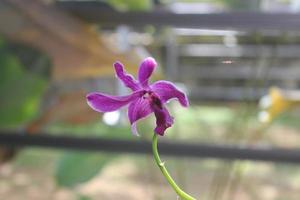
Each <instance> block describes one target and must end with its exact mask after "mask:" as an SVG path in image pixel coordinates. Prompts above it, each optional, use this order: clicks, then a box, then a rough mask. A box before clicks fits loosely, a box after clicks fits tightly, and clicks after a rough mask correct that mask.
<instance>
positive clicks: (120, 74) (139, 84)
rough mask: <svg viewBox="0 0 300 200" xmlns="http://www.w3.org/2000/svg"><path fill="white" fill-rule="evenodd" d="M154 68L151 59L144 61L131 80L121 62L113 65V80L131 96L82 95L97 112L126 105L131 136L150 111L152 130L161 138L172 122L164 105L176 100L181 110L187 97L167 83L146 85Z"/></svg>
mask: <svg viewBox="0 0 300 200" xmlns="http://www.w3.org/2000/svg"><path fill="white" fill-rule="evenodd" d="M156 65H157V64H156V61H155V60H154V59H153V58H151V57H149V58H146V59H145V60H144V61H143V62H142V63H141V65H140V67H139V71H138V80H135V79H134V77H133V76H132V75H130V74H127V73H126V71H125V70H124V66H123V65H122V63H120V62H116V63H114V68H115V71H116V76H117V78H119V79H120V80H121V81H122V82H123V83H124V85H125V86H126V87H128V88H130V89H131V90H132V94H130V95H126V96H111V95H107V94H103V93H98V92H92V93H89V94H88V95H87V96H86V98H87V103H88V105H89V106H90V107H91V108H92V109H94V110H95V111H97V112H111V111H115V110H118V109H119V108H121V107H123V106H125V105H127V104H129V106H128V118H129V121H130V124H131V130H132V133H133V134H135V135H138V132H137V129H136V122H137V121H138V120H140V119H142V118H145V117H147V116H148V115H149V114H151V113H152V112H154V115H155V117H156V128H155V129H154V131H155V133H156V134H159V135H164V133H165V130H166V129H167V128H169V127H171V126H172V124H173V123H174V120H173V117H172V116H171V115H170V114H169V112H168V110H167V109H166V107H165V105H164V104H165V103H167V102H168V101H169V100H170V99H173V98H177V99H178V100H179V102H180V104H181V105H182V106H184V107H187V106H188V105H189V102H188V99H187V96H186V95H185V94H184V93H183V92H181V91H180V90H178V89H177V88H176V87H175V85H174V84H173V83H171V82H169V81H163V80H161V81H157V82H155V83H153V84H151V85H149V83H148V80H149V78H150V76H151V75H152V73H153V71H154V69H155V67H156Z"/></svg>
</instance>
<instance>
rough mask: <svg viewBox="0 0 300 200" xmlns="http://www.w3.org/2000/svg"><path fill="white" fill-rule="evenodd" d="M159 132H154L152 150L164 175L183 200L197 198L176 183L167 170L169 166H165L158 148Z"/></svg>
mask: <svg viewBox="0 0 300 200" xmlns="http://www.w3.org/2000/svg"><path fill="white" fill-rule="evenodd" d="M157 140H158V137H157V134H156V133H154V135H153V139H152V151H153V156H154V159H155V162H156V164H157V165H158V167H159V169H160V171H161V172H162V174H163V175H164V177H165V178H166V179H167V181H168V182H169V184H170V185H171V187H172V188H173V189H174V190H175V192H176V193H177V194H178V196H179V197H180V198H181V199H182V200H196V199H195V198H194V197H191V196H190V195H188V194H187V193H185V192H184V191H183V190H181V189H180V188H179V187H178V185H177V184H176V183H175V181H174V180H173V178H172V177H171V175H170V174H169V172H168V171H167V168H166V167H165V164H164V163H163V162H162V161H161V160H160V157H159V154H158V150H157Z"/></svg>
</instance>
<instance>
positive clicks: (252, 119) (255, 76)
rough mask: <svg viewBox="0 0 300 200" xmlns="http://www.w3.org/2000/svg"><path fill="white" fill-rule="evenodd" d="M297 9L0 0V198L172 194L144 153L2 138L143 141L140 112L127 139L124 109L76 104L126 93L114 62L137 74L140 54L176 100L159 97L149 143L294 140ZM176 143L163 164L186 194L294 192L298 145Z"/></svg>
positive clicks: (291, 196) (299, 175)
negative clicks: (189, 148) (168, 123)
mask: <svg viewBox="0 0 300 200" xmlns="http://www.w3.org/2000/svg"><path fill="white" fill-rule="evenodd" d="M299 11H300V1H299V0H247V1H245V0H211V1H208V0H198V1H197V0H127V1H125V0H124V1H122V0H102V1H100V0H98V1H96V0H95V1H86V0H65V1H63V0H2V1H0V92H1V95H0V143H1V144H2V146H0V199H9V200H20V199H33V200H34V199H37V200H50V199H55V200H56V199H57V200H65V199H66V200H69V199H70V200H73V199H74V200H90V199H91V200H92V199H105V200H110V199H111V200H116V199H122V200H140V199H143V200H161V199H177V197H176V194H175V193H174V192H173V191H172V190H171V188H170V187H169V186H168V185H167V183H166V181H165V180H164V179H163V177H162V175H161V174H160V171H159V169H158V168H157V166H156V165H155V163H154V162H153V158H152V157H151V155H149V154H132V153H126V152H127V151H126V149H124V151H123V150H122V149H119V150H118V151H117V152H107V151H105V152H103V151H85V150H84V149H81V150H78V149H77V150H62V149H61V148H59V149H58V148H55V142H54V143H53V144H52V146H53V148H45V147H43V144H40V146H39V147H32V146H24V147H22V148H21V147H14V145H13V144H11V143H9V142H8V141H6V140H5V137H1V135H6V134H8V133H9V134H14V135H16V136H19V137H20V138H21V137H24V138H27V137H29V138H32V137H33V136H36V137H37V136H40V135H47V136H56V137H57V136H67V137H68V138H79V139H83V140H84V139H85V138H90V137H92V138H97V139H99V140H101V139H109V140H110V141H120V140H122V141H123V140H126V141H132V142H139V141H146V142H147V141H150V139H151V137H152V129H153V124H154V118H153V117H149V118H147V119H145V120H143V121H141V122H140V123H139V124H138V129H139V132H140V133H141V136H140V137H138V138H136V137H133V136H132V135H131V132H130V127H129V122H128V119H127V117H126V109H124V110H120V111H117V112H112V113H105V114H99V113H96V112H94V111H93V110H91V109H90V108H89V107H88V106H87V104H86V100H85V95H86V94H87V93H88V92H91V91H102V92H106V93H111V94H115V95H124V94H127V93H128V92H129V91H127V89H125V88H124V87H123V85H121V83H120V82H119V81H118V80H117V79H116V78H115V75H114V71H113V67H112V64H113V63H114V62H115V61H116V60H119V61H121V62H122V63H124V65H125V67H126V70H127V71H128V72H130V73H132V74H136V71H137V69H138V66H139V64H140V62H141V61H142V60H143V59H144V58H145V57H148V56H152V57H154V58H155V59H156V60H157V61H158V63H159V66H158V69H157V71H156V72H155V74H154V76H153V77H152V78H153V79H152V81H155V80H159V79H168V80H171V81H173V82H175V83H176V84H177V86H178V87H180V88H181V89H182V90H183V91H185V92H187V94H188V96H189V99H190V102H191V106H190V107H189V108H188V109H185V108H182V107H180V106H179V105H178V102H176V101H174V102H173V101H172V102H170V103H169V105H168V108H169V109H170V112H171V113H172V115H173V116H174V117H175V124H174V126H173V127H172V128H170V129H168V131H167V133H166V135H165V137H164V138H160V139H161V141H162V142H169V143H178V142H179V143H180V144H185V145H189V144H193V145H199V146H201V145H203V144H208V145H211V147H212V148H214V147H216V148H218V147H220V146H222V147H223V146H225V147H233V148H234V149H235V151H234V152H235V155H237V154H238V153H239V148H238V147H245V148H249V149H273V148H275V149H277V148H282V149H290V150H295V149H298V148H299V146H300V131H299V130H300V124H299V119H300V110H299V108H298V106H299V105H300V103H299V102H300V95H299V94H300V93H299V91H298V90H299V87H300V67H299V64H300V14H299ZM20 140H22V139H20ZM27 141H28V140H27ZM21 143H22V141H21ZM25 143H26V142H25ZM66 145H67V144H66ZM114 147H115V148H118V146H117V143H116V146H112V148H114ZM99 148H100V149H101V147H99ZM145 148H146V146H145ZM75 149H76V148H75ZM180 151H181V150H180V149H179V150H178V152H180ZM178 152H176V151H174V152H173V153H172V156H166V155H163V156H162V159H163V160H164V161H166V164H167V167H168V168H169V170H170V173H171V174H172V175H173V176H174V179H175V180H176V181H177V182H178V184H179V185H180V186H181V187H182V188H184V189H185V190H186V191H187V192H189V193H190V194H192V195H193V196H195V197H198V198H199V199H206V200H234V199H235V200H253V199H255V200H260V199H261V200H298V199H299V198H300V184H299V182H300V170H299V169H300V168H299V167H300V165H299V164H300V163H299V162H300V160H299V156H298V155H300V154H297V153H295V155H294V163H292V164H291V163H289V162H284V159H283V160H282V162H272V161H267V160H272V159H266V160H264V159H256V158H255V156H254V157H253V158H252V159H248V160H238V159H230V160H228V159H224V158H223V157H222V155H221V154H220V155H215V156H213V157H210V156H205V157H200V156H198V157H195V156H194V157H190V156H189V155H185V156H180V157H179V156H176V154H177V153H178ZM282 155H283V154H282ZM297 156H298V157H297ZM232 157H233V158H234V155H233V156H232ZM283 157H284V155H283ZM297 159H298V160H297ZM295 160H296V161H295ZM278 161H281V160H280V159H278ZM285 161H286V160H285Z"/></svg>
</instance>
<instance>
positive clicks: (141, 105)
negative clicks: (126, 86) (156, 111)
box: [128, 98, 153, 135]
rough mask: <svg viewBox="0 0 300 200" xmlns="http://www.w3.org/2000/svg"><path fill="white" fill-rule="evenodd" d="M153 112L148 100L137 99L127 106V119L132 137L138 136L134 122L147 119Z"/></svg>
mask: <svg viewBox="0 0 300 200" xmlns="http://www.w3.org/2000/svg"><path fill="white" fill-rule="evenodd" d="M152 112H153V110H152V108H151V106H150V102H149V100H148V99H144V98H139V99H137V100H135V101H134V102H132V103H130V104H129V107H128V118H129V121H130V124H131V130H132V133H133V134H134V135H138V132H137V129H136V122H137V121H138V120H139V119H142V118H145V117H147V116H148V115H149V114H151V113H152Z"/></svg>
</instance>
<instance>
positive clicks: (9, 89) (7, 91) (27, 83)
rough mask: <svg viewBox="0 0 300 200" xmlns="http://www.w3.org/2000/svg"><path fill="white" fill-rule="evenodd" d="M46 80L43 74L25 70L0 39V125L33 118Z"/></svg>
mask: <svg viewBox="0 0 300 200" xmlns="http://www.w3.org/2000/svg"><path fill="white" fill-rule="evenodd" d="M23 51H26V48H23ZM35 56H36V57H38V55H35ZM46 83H47V81H46V79H45V78H44V77H42V76H40V75H39V74H36V73H32V72H31V71H28V70H26V68H25V66H23V64H22V63H21V62H20V60H19V59H18V57H17V56H16V55H15V54H14V53H13V51H12V50H11V49H10V48H9V47H8V45H7V44H6V43H5V41H4V40H3V39H2V40H1V41H0V93H1V98H0V126H11V125H17V124H20V123H24V122H26V121H29V120H31V119H32V118H33V117H35V115H36V114H37V111H38V108H39V101H40V98H41V95H42V94H43V92H44V90H45V88H46Z"/></svg>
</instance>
